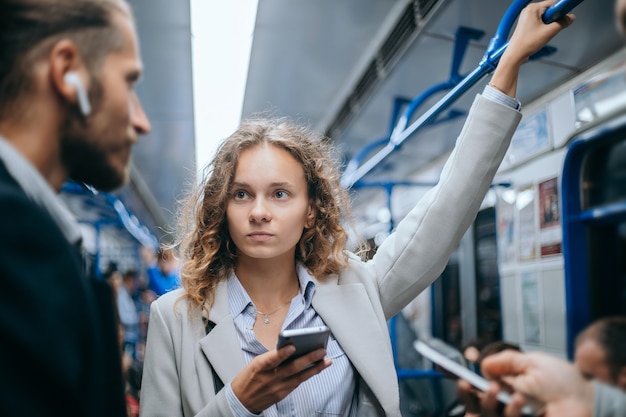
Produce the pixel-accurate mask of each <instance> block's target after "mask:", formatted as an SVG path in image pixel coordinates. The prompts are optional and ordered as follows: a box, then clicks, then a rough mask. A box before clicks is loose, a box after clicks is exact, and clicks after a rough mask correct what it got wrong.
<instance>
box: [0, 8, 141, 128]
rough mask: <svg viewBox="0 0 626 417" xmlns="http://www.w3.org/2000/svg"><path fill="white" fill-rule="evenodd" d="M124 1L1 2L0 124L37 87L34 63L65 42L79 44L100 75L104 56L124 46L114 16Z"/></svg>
mask: <svg viewBox="0 0 626 417" xmlns="http://www.w3.org/2000/svg"><path fill="white" fill-rule="evenodd" d="M116 10H117V11H123V12H125V13H130V9H129V8H128V7H127V5H126V3H125V0H2V1H1V2H0V120H3V119H5V118H6V117H7V115H8V112H9V111H10V110H11V109H12V107H13V106H12V104H14V103H15V101H16V100H17V99H18V98H19V97H20V96H21V95H22V94H27V93H29V92H30V91H31V90H32V88H33V68H34V66H35V63H37V61H39V60H40V59H42V58H43V57H44V56H45V55H46V54H48V53H49V52H50V50H51V49H52V47H53V46H54V45H55V44H56V43H57V42H58V41H60V40H61V39H69V40H71V41H73V42H74V44H75V45H76V47H77V49H78V52H79V53H80V55H81V58H82V59H83V61H84V63H85V65H86V66H87V69H88V71H89V72H90V73H91V74H93V75H96V74H97V73H98V68H99V66H100V65H101V63H102V61H103V59H104V57H105V56H106V55H107V54H108V53H109V52H112V51H114V50H119V49H121V48H122V47H123V36H122V33H121V31H120V30H119V28H118V27H117V26H116V25H115V24H114V22H113V16H114V14H113V12H114V11H116Z"/></svg>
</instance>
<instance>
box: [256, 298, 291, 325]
mask: <svg viewBox="0 0 626 417" xmlns="http://www.w3.org/2000/svg"><path fill="white" fill-rule="evenodd" d="M287 304H291V300H289V301H287V302H286V303H285V304H281V305H280V307H278V308H277V309H276V310H274V311H271V312H269V313H264V312H262V311H259V310H257V311H256V314H257V315H259V316H263V323H265V324H270V316H271V315H272V314H274V313H277V312H278V310H280V309H281V308H283V307H284V306H286V305H287Z"/></svg>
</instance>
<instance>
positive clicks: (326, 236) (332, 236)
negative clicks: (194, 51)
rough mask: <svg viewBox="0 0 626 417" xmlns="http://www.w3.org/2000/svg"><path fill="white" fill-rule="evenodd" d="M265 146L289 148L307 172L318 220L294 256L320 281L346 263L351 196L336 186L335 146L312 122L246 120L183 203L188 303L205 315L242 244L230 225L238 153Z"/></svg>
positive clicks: (180, 243)
mask: <svg viewBox="0 0 626 417" xmlns="http://www.w3.org/2000/svg"><path fill="white" fill-rule="evenodd" d="M261 144H269V145H272V146H276V147H279V148H281V149H284V150H286V151H287V152H289V154H291V155H292V156H293V157H294V158H295V159H296V160H297V161H298V162H299V163H300V164H301V166H302V168H303V170H304V175H305V179H306V182H307V186H308V196H309V199H310V201H311V205H312V208H313V209H314V211H315V213H316V218H315V221H314V224H313V226H312V227H311V228H308V229H306V230H305V231H304V232H303V234H302V236H301V238H300V241H299V242H298V245H297V248H296V259H295V260H296V261H298V262H301V263H302V264H303V265H304V266H305V267H306V268H307V269H308V271H309V272H310V273H311V274H312V275H313V276H315V277H317V278H318V279H324V278H325V277H327V276H328V275H329V274H333V273H337V272H339V271H340V270H341V269H342V268H344V267H345V266H347V263H348V258H347V254H346V253H345V252H344V248H345V245H346V242H347V239H348V235H347V232H346V230H345V229H344V227H343V226H342V221H345V220H347V221H351V215H350V211H349V198H348V193H347V192H346V190H344V189H343V188H342V187H341V185H340V184H339V169H338V163H337V161H336V160H335V158H334V157H333V155H334V153H333V148H332V146H331V145H330V144H329V142H328V141H327V140H326V138H323V137H320V136H317V135H315V134H314V133H313V132H312V131H311V130H310V128H309V127H307V126H301V125H297V124H295V123H292V122H290V121H288V120H286V119H284V118H279V119H267V118H261V119H251V120H247V121H244V122H243V123H242V124H241V125H240V127H239V128H238V129H237V130H236V131H235V132H234V133H233V134H232V135H231V136H229V137H228V138H226V139H225V140H224V142H223V143H222V144H221V145H220V147H219V148H218V150H217V153H216V155H215V157H214V159H213V161H212V163H211V164H209V165H208V166H207V167H206V168H205V170H204V172H203V175H202V180H201V181H200V184H199V185H198V186H197V187H195V189H193V190H191V193H190V194H189V195H188V197H187V198H186V199H185V201H184V202H183V205H182V209H181V213H180V216H179V223H178V234H179V236H178V239H177V242H178V246H179V252H180V257H181V261H182V264H181V270H180V275H181V283H182V286H183V288H184V289H185V294H184V295H183V298H186V299H187V300H188V301H189V304H190V308H189V311H192V310H194V309H196V308H197V307H199V308H201V309H202V310H203V311H204V312H205V313H206V314H205V316H206V317H208V313H209V309H210V306H211V305H212V303H213V297H214V292H215V288H216V287H217V284H218V283H219V282H220V281H222V280H225V279H227V278H228V276H229V275H230V273H231V272H232V271H233V269H234V268H235V265H236V262H237V248H236V247H235V245H234V243H233V241H232V239H231V237H230V234H229V231H228V226H227V221H226V207H227V204H228V200H229V197H230V188H231V186H232V181H233V178H234V176H235V170H236V168H237V161H238V160H239V155H240V154H241V152H242V151H244V150H246V149H250V148H252V147H255V146H258V145H261Z"/></svg>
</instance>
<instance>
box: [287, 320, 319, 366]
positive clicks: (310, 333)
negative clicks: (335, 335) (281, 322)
mask: <svg viewBox="0 0 626 417" xmlns="http://www.w3.org/2000/svg"><path fill="white" fill-rule="evenodd" d="M329 336H330V329H329V328H328V327H326V326H319V327H306V328H304V329H293V330H283V331H282V332H280V334H279V335H278V342H277V343H276V349H280V348H281V347H283V346H287V345H294V346H295V347H296V352H295V353H294V354H293V355H291V356H290V357H289V358H287V359H286V360H285V362H283V363H286V362H288V361H292V360H294V359H296V358H299V357H300V356H302V355H306V354H307V353H309V352H312V351H314V350H317V349H321V348H323V349H326V345H327V344H328V337H329Z"/></svg>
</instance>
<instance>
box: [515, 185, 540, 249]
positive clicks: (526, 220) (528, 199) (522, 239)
mask: <svg viewBox="0 0 626 417" xmlns="http://www.w3.org/2000/svg"><path fill="white" fill-rule="evenodd" d="M515 206H516V207H517V211H518V213H519V248H518V250H519V259H520V261H526V260H530V259H535V258H536V257H537V237H536V233H535V188H534V187H528V188H526V189H524V190H521V191H520V192H519V194H518V195H517V200H516V202H515Z"/></svg>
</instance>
